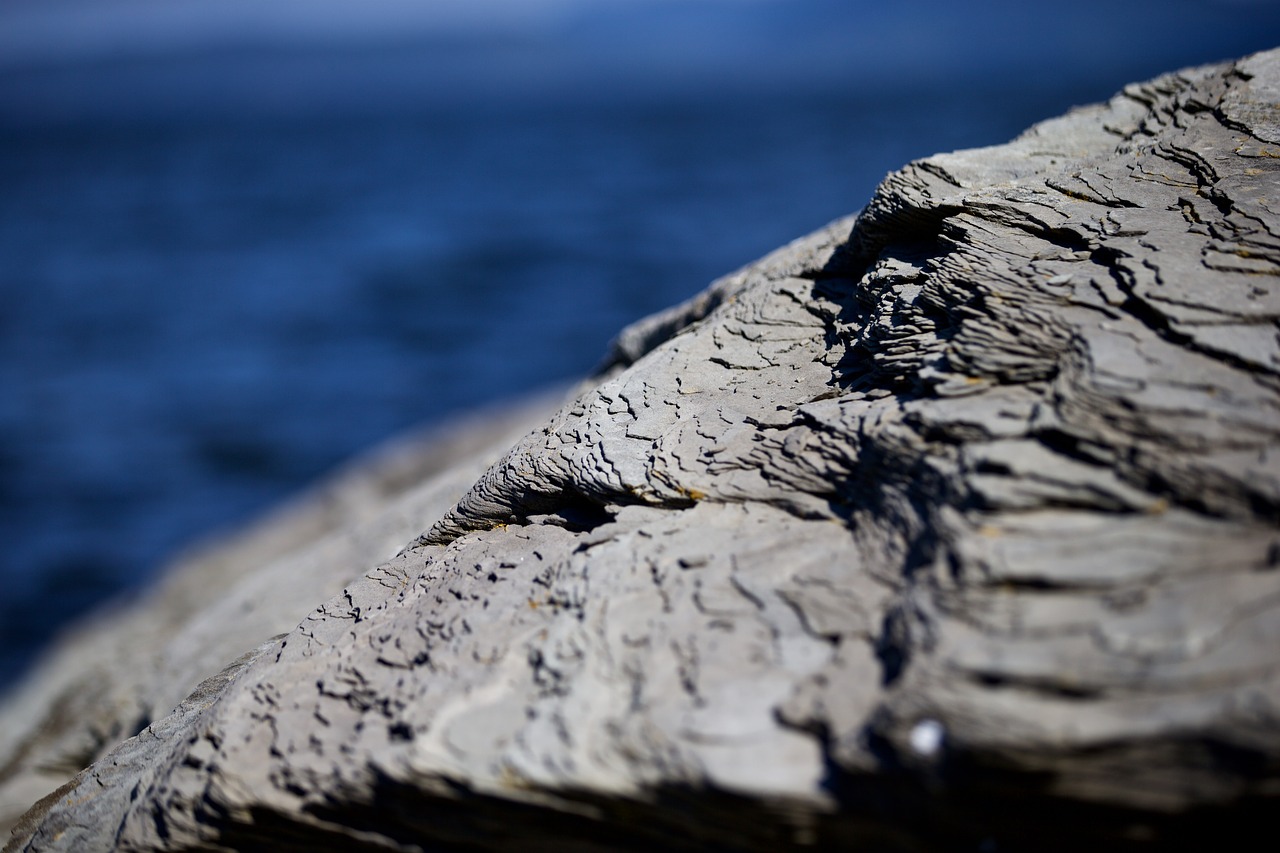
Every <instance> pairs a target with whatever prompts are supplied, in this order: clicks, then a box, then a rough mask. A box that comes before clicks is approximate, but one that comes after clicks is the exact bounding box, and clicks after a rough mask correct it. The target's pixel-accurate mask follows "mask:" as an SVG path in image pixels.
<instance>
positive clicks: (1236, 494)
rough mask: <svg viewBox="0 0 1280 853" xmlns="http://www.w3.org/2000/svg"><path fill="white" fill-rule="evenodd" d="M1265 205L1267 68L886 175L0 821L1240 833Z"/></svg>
mask: <svg viewBox="0 0 1280 853" xmlns="http://www.w3.org/2000/svg"><path fill="white" fill-rule="evenodd" d="M1278 207H1280V52H1269V53H1264V54H1259V55H1256V56H1253V57H1249V58H1246V59H1243V60H1241V61H1238V62H1234V63H1230V64H1226V65H1222V66H1215V67H1208V68H1201V69H1195V70H1189V71H1183V72H1180V73H1177V74H1172V75H1168V76H1166V77H1162V78H1160V79H1157V80H1155V81H1152V82H1149V83H1145V84H1141V85H1134V86H1130V87H1128V88H1127V89H1126V90H1125V91H1124V92H1123V93H1121V94H1119V95H1117V96H1116V97H1115V98H1113V99H1112V100H1111V101H1110V102H1109V103H1107V104H1104V105H1099V106H1095V107H1090V108H1086V109H1081V110H1077V111H1075V112H1072V113H1071V114H1069V115H1067V116H1064V117H1062V118H1059V119H1055V120H1052V121H1049V122H1046V123H1044V124H1041V125H1037V126H1036V127H1034V128H1032V129H1031V130H1029V131H1028V132H1027V133H1026V134H1024V135H1023V136H1021V137H1020V138H1018V139H1017V140H1015V141H1013V142H1011V143H1009V144H1007V145H1003V146H999V147H995V148H988V149H981V150H976V151H966V152H959V153H955V154H947V155H940V156H936V157H931V158H928V159H926V160H922V161H919V162H916V163H913V164H911V165H909V166H907V167H906V168H904V169H902V170H901V171H899V172H897V173H895V174H893V175H890V176H889V177H888V178H887V179H886V180H885V182H884V183H883V184H882V185H881V187H880V188H879V190H878V191H877V193H876V196H875V197H874V198H873V199H872V200H871V202H870V203H869V204H868V205H867V207H866V208H865V209H864V210H863V212H862V213H861V214H859V215H858V216H857V217H856V219H853V218H851V219H849V220H845V221H841V222H837V223H834V224H833V225H831V226H829V227H827V228H826V229H823V230H822V231H819V232H818V233H816V234H814V235H811V236H809V237H807V238H804V239H802V240H799V241H797V242H796V243H793V244H792V245H790V246H787V247H785V248H783V249H781V250H779V251H778V252H776V253H774V254H773V255H771V256H769V257H767V258H765V259H764V260H762V261H760V262H758V263H756V264H754V265H752V266H750V267H747V268H745V269H744V270H742V271H740V272H738V273H735V274H733V275H731V276H728V277H727V278H724V279H722V280H720V281H717V282H716V283H714V284H713V285H711V287H710V288H709V289H708V290H707V291H706V292H704V293H703V294H702V295H700V296H699V297H697V298H695V299H694V300H692V301H691V302H689V303H687V304H685V305H682V306H678V307H677V308H674V309H672V310H670V311H668V312H666V313H664V314H661V315H658V316H656V317H653V318H650V319H648V320H646V321H642V322H641V323H639V324H637V325H636V326H634V327H632V328H630V329H628V330H626V331H625V332H623V333H622V335H621V336H620V337H619V339H618V341H617V343H616V345H615V347H614V351H613V352H612V354H611V356H610V358H609V360H608V362H607V364H606V365H605V367H604V368H603V369H602V371H601V373H600V374H599V375H598V376H597V377H595V379H593V380H592V381H590V382H588V383H586V384H584V386H583V387H582V388H581V389H580V393H578V394H577V395H576V396H575V397H574V398H573V399H572V400H571V401H570V402H569V403H568V404H567V405H565V406H564V407H563V408H561V409H560V410H559V411H558V412H557V413H555V414H554V415H553V416H551V417H550V419H549V420H545V421H543V422H542V423H541V425H540V426H538V427H537V428H536V429H534V430H533V431H532V432H529V433H527V434H525V435H524V437H523V438H520V439H519V440H518V441H516V442H515V444H514V446H510V445H509V444H508V445H506V446H508V447H510V449H508V450H506V452H505V455H502V457H501V458H500V459H498V461H497V462H495V463H494V464H493V465H492V466H490V467H489V468H488V469H487V470H485V471H484V473H483V475H481V476H480V477H479V479H478V480H476V481H475V483H474V485H472V486H471V487H470V489H469V491H467V492H466V493H465V494H464V495H462V496H461V498H460V499H458V500H457V502H456V503H454V504H453V505H452V506H451V507H450V508H448V510H447V511H444V508H443V507H441V511H440V512H439V513H435V514H431V513H428V512H425V511H422V512H419V513H418V514H417V516H416V517H417V518H419V519H420V520H421V523H420V525H419V527H418V530H417V531H415V533H417V532H420V533H421V535H419V536H417V538H416V539H413V540H412V541H411V542H410V544H409V545H408V546H406V547H404V549H403V550H401V551H400V552H399V553H398V554H397V555H396V556H395V557H394V558H393V559H391V560H390V561H388V562H384V563H381V564H380V565H377V566H376V567H375V568H372V569H371V570H369V571H367V572H364V573H363V574H361V572H362V571H363V569H362V567H361V566H360V565H354V564H353V565H352V566H351V568H352V570H353V572H352V574H353V576H354V579H352V580H351V581H350V582H349V583H347V584H346V585H345V587H344V588H343V589H342V591H341V592H340V593H338V594H336V595H334V596H333V597H332V598H329V599H328V600H327V601H326V602H325V603H323V604H321V605H320V606H319V607H318V608H316V609H314V610H311V612H310V613H308V614H307V615H305V617H302V621H301V623H300V624H298V625H297V627H296V628H293V629H292V630H291V631H289V632H288V633H287V634H286V635H284V636H282V637H279V638H276V639H270V640H267V639H266V638H265V637H255V639H254V640H253V643H260V644H259V645H257V646H256V648H253V649H252V650H251V651H249V652H247V654H245V655H244V657H242V658H241V659H240V660H239V661H237V662H236V663H234V664H232V665H231V666H229V667H228V668H227V669H225V670H223V672H222V673H220V674H217V675H213V676H212V677H211V678H210V679H209V680H208V681H205V682H204V683H203V684H201V685H200V686H199V687H198V688H197V689H196V690H195V691H194V692H193V693H192V694H191V695H190V696H189V697H188V698H187V699H186V700H184V701H183V702H181V703H180V704H178V705H177V709H176V710H175V711H174V712H173V713H172V714H170V715H168V716H165V717H163V718H160V719H157V720H155V721H154V722H150V724H149V725H146V726H145V727H144V728H142V730H141V731H140V732H139V733H138V734H137V735H136V736H135V737H133V738H131V739H129V740H126V741H124V742H123V743H121V744H120V745H118V746H116V747H115V748H114V749H111V750H110V751H107V752H105V754H103V755H102V756H101V757H99V758H98V760H96V761H95V762H94V763H93V764H92V765H90V766H89V767H88V768H87V769H86V770H84V771H83V772H82V773H80V774H79V775H78V776H76V777H75V778H74V779H72V780H71V781H70V782H69V783H68V784H67V785H65V786H64V787H63V788H62V789H60V790H59V791H57V792H55V794H54V795H53V796H51V797H49V798H47V799H46V800H44V801H43V802H42V803H41V804H39V805H38V806H37V807H36V808H35V809H33V810H32V811H31V812H30V813H29V814H28V815H27V817H26V818H25V819H24V821H23V822H22V823H21V824H20V825H19V828H18V830H17V831H16V832H15V834H14V838H13V841H12V842H11V845H10V848H6V849H14V850H30V851H44V850H89V849H110V848H117V849H122V850H136V851H143V850H147V851H159V850H224V849H259V848H263V849H265V848H269V849H273V850H394V851H418V850H432V849H441V848H442V847H446V848H447V847H452V846H458V847H479V848H489V849H505V848H513V849H514V848H521V849H524V848H527V847H529V846H538V845H541V846H545V847H547V848H552V847H554V848H555V849H584V850H585V849H651V848H653V847H655V846H665V847H668V848H672V849H688V848H699V847H712V846H714V847H716V848H717V849H739V850H773V849H779V848H784V847H787V846H793V845H794V846H812V845H817V846H837V845H839V846H858V845H862V846H864V847H865V848H866V849H931V848H934V847H944V848H953V847H956V848H962V849H974V848H975V847H983V848H985V849H1001V850H1005V849H1037V850H1043V849H1079V847H1080V846H1081V845H1082V844H1086V843H1088V844H1091V845H1093V846H1095V847H1103V848H1106V847H1117V848H1123V847H1136V848H1142V847H1146V846H1150V845H1153V844H1159V845H1163V846H1166V847H1171V846H1178V845H1192V844H1198V843H1207V840H1209V839H1212V840H1214V841H1216V842H1218V843H1222V842H1224V841H1227V840H1230V839H1231V837H1232V835H1233V833H1236V832H1243V831H1244V830H1246V829H1249V828H1255V827H1260V826H1262V825H1263V821H1264V820H1265V815H1266V812H1267V811H1268V810H1270V809H1273V808H1274V807H1275V805H1276V803H1277V798H1278V797H1280V375H1278V374H1280V335H1278V322H1280V283H1278V282H1280V279H1278V278H1277V276H1278V275H1280V210H1278ZM493 446H494V447H496V446H498V445H497V444H495V445H493ZM459 476H460V475H459V473H458V472H457V471H444V472H441V473H436V474H435V475H434V477H435V478H436V479H434V480H433V479H432V478H431V477H428V478H426V480H425V481H424V485H423V486H422V488H430V487H431V484H432V483H433V482H442V481H451V482H452V481H454V480H456V479H457V477H459ZM450 478H453V479H452V480H451V479H450ZM421 509H426V508H421ZM357 527H358V524H357ZM411 535H412V534H411ZM408 538H409V537H408V536H406V539H408ZM305 546H306V543H299V545H298V547H297V548H296V549H295V550H294V551H293V552H291V553H290V554H288V555H287V556H286V557H284V559H295V560H302V561H304V562H305V560H306V559H307V557H306V556H305V550H304V549H305ZM294 600H295V603H296V596H295V598H294ZM191 613H192V616H191V617H187V616H184V619H185V618H198V611H191ZM134 618H139V617H136V616H135V617H134ZM220 642H225V636H224V637H223V638H222V640H220ZM253 643H249V642H246V643H244V644H242V645H241V647H240V649H239V650H240V651H242V650H243V649H244V648H247V647H249V646H250V645H253ZM218 648H220V649H222V648H225V646H223V645H220V646H218ZM230 657H233V655H231V654H224V655H223V657H222V660H226V659H229V658H230ZM213 670H214V668H210V667H206V668H205V669H204V671H205V672H206V673H209V672H212V671H213ZM147 689H151V690H152V691H153V692H154V690H155V688H154V687H150V688H147ZM135 701H136V700H135ZM160 706H161V705H160V704H157V703H156V702H151V704H150V707H151V708H152V709H155V708H159V707H160ZM45 707H46V712H47V709H48V708H52V707H53V706H52V705H46V706H45ZM127 728H128V727H127V726H125V727H124V729H127ZM119 730H120V731H123V729H119ZM113 731H115V730H113ZM101 751H102V750H101V749H99V752H101Z"/></svg>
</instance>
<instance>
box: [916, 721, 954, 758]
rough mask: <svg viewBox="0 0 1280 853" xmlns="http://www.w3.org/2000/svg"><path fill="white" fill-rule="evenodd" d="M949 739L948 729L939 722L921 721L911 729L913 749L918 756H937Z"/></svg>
mask: <svg viewBox="0 0 1280 853" xmlns="http://www.w3.org/2000/svg"><path fill="white" fill-rule="evenodd" d="M946 738H947V730H946V727H945V726H943V725H942V723H940V722H938V721H937V720H921V721H920V722H918V723H916V724H915V725H914V726H913V727H912V728H911V749H912V750H914V751H915V753H916V754H917V755H923V756H926V757H927V756H932V755H937V753H938V750H940V749H942V742H943V741H944V740H946Z"/></svg>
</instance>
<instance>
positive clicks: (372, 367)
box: [0, 0, 1280, 689]
mask: <svg viewBox="0 0 1280 853" xmlns="http://www.w3.org/2000/svg"><path fill="white" fill-rule="evenodd" d="M1278 35H1280V4H1278V3H1273V2H1247V0H1245V1H1244V2H1242V0H1236V2H1227V0H1217V2H1213V0H1129V2H1119V3H1118V2H1115V0H1106V2H1103V0H1074V2H1072V3H1070V4H1036V3H1030V2H1011V0H1001V1H1000V2H987V3H977V4H957V3H950V2H941V1H940V0H898V2H895V3H867V2H857V0H854V2H843V1H841V2H837V0H523V2H522V1H521V0H468V1H467V2H463V0H437V2H409V0H365V2H354V0H353V1H352V2H349V3H341V2H334V0H305V2H304V0H275V2H271V3H263V2H260V0H253V2H250V0H218V2H214V0H185V2H182V3H173V2H169V0H5V2H4V3H3V4H0V590H2V592H0V689H3V686H5V685H8V684H10V683H12V681H13V679H14V678H15V677H16V676H17V675H18V674H19V673H20V672H21V671H22V669H23V668H24V667H25V666H27V665H28V664H29V662H30V661H31V660H32V656H33V654H34V652H35V651H36V650H37V649H38V648H39V647H40V646H41V645H42V644H43V643H45V642H46V641H47V640H48V638H49V637H50V636H51V635H52V634H53V633H54V632H55V631H56V630H57V629H58V628H59V627H60V626H61V625H63V624H65V622H66V620H68V619H69V618H71V617H73V616H75V615H77V614H78V613H80V612H82V611H84V610H85V609H86V608H88V607H90V606H92V605H94V604H96V603H98V602H101V601H103V600H104V599H106V598H108V597H110V596H115V595H119V594H122V593H127V592H128V591H129V590H133V589H137V588H138V587H139V586H140V585H141V584H143V583H144V582H145V581H146V580H147V578H148V577H150V576H152V575H153V574H154V572H155V571H156V570H157V567H158V566H160V565H161V564H162V562H163V560H164V559H165V557H166V555H168V554H171V553H172V552H173V551H174V549H175V548H177V547H179V546H181V545H183V544H184V543H187V542H189V541H190V540H191V539H192V538H193V537H196V536H200V535H204V534H206V533H209V532H210V531H213V530H216V529H219V528H225V527H227V526H230V525H234V524H236V523H237V522H241V521H243V520H245V519H247V518H249V517H251V516H253V515H254V514H255V513H257V512H260V511H261V510H263V509H264V508H265V507H267V506H268V505H270V504H271V503H272V502H274V501H278V500H279V499H281V498H282V497H284V496H286V495H287V494H288V493H289V492H291V491H294V490H296V489H298V488H299V487H301V486H303V485H304V484H306V483H307V482H308V481H310V480H312V479H314V478H315V477H317V476H318V475H321V474H322V473H324V472H325V471H326V470H328V469H331V468H332V467H333V466H335V465H336V464H337V463H339V462H341V461H342V460H344V459H345V458H347V457H349V456H350V455H351V454H353V453H355V452H357V451H359V450H361V449H363V448H366V447H368V446H370V445H372V444H373V443H375V442H378V441H379V440H381V439H383V438H386V437H388V436H390V435H392V434H394V433H396V432H397V431H400V430H404V429H406V428H409V427H412V426H415V425H419V424H423V423H429V422H433V421H440V420H441V419H444V418H447V417H448V416H449V415H450V414H451V413H455V412H458V411H460V410H463V409H466V408H468V407H474V406H477V405H481V404H485V403H489V402H493V401H496V400H500V399H502V398H505V397H509V396H512V395H515V394H519V393H522V392H526V391H530V390H532V389H536V388H538V387H540V386H544V385H546V384H548V383H553V382H557V381H562V380H565V379H568V378H573V377H578V376H581V375H583V374H584V373H586V372H587V371H589V370H590V369H591V368H592V366H593V365H594V364H595V363H596V361H597V360H598V359H599V357H600V356H601V355H602V354H603V353H604V351H605V348H606V345H607V342H608V340H609V338H610V337H611V336H612V334H613V333H614V332H615V331H617V330H618V329H619V328H620V327H622V326H623V325H624V324H626V323H628V322H630V321H632V320H635V319H637V318H639V317H640V316H642V315H644V314H647V313H649V312H652V311H655V310H658V309H660V308H663V307H665V306H667V305H669V304H671V303H674V302H676V301H678V300H680V299H683V298H686V297H688V296H690V295H692V294H693V293H695V292H697V291H698V290H700V289H701V288H702V287H703V286H705V285H706V284H707V283H708V282H709V281H710V280H711V279H712V278H714V277H715V276H717V275H720V274H723V273H726V272H728V271H730V270H732V269H734V268H736V267H738V266H740V265H742V264H744V263H746V262H748V261H750V260H752V259H754V258H756V257H758V256H759V255H761V254H763V253H765V252H767V251H769V250H771V249H772V248H774V247H776V246H778V245H780V244H782V243H784V242H786V241H788V240H790V239H792V238H794V237H797V236H799V235H801V234H804V233H806V232H808V231H810V230H812V229H814V228H816V227H818V226H821V225H823V224H824V223H825V222H827V221H829V220H831V219H833V218H836V217H838V216H841V215H844V214H847V213H851V212H853V211H854V210H856V209H857V208H859V207H860V206H861V205H862V204H863V203H864V202H865V201H866V200H867V199H868V198H869V197H870V195H871V193H872V191H873V189H874V187H875V185H876V183H877V182H878V181H879V180H880V179H881V178H882V177H883V175H884V174H885V173H886V172H887V171H889V170H891V169H894V168H897V167H898V166H900V165H902V164H903V163H905V162H907V161H908V160H910V159H913V158H916V157H921V156H925V155H927V154H930V153H933V152H935V151H940V150H949V149H954V148H959V147H969V146H977V145H986V144H994V143H999V142H1002V141H1004V140H1006V139H1008V138H1010V137H1012V136H1013V135H1015V134H1016V133H1018V132H1019V131H1020V130H1022V129H1023V128H1024V127H1025V126H1026V125H1028V124H1029V123H1031V122H1033V121H1036V120H1039V119H1042V118H1047V117H1049V116H1052V115H1054V114H1057V113H1060V112H1062V111H1064V110H1066V109H1067V108H1069V107H1071V106H1072V105H1075V104H1080V103H1087V102H1092V101H1097V100H1101V99H1104V98H1106V97H1108V96H1110V95H1111V94H1112V93H1113V92H1114V91H1115V90H1117V89H1118V88H1119V87H1120V86H1122V85H1123V84H1125V83H1126V82H1129V81H1131V80H1136V79H1143V78H1147V77H1150V76H1153V75H1155V74H1158V73H1161V72H1163V71H1166V70H1172V69H1174V68H1177V67H1182V66H1187V65H1191V64H1196V63H1202V62H1207V61H1215V60H1220V59H1225V58H1231V57H1234V56H1237V55H1241V54H1244V53H1248V52H1252V51H1254V50H1259V49H1264V48H1268V47H1272V46H1275V45H1274V43H1275V42H1276V41H1277V36H1278Z"/></svg>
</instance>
